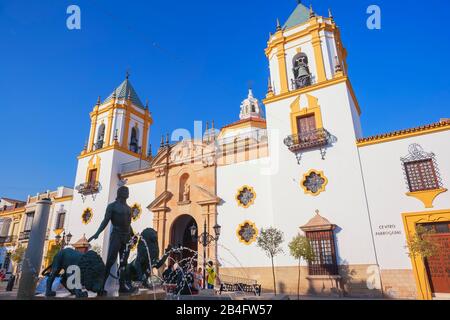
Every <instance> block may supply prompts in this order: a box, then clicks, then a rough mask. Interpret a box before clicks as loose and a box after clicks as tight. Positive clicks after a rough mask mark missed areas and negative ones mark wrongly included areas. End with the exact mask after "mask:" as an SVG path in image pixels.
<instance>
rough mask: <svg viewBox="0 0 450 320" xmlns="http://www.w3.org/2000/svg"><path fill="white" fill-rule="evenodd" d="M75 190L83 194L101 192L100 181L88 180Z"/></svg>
mask: <svg viewBox="0 0 450 320" xmlns="http://www.w3.org/2000/svg"><path fill="white" fill-rule="evenodd" d="M75 190H77V191H78V193H80V194H82V195H83V196H86V195H90V194H94V193H98V192H100V182H98V181H95V182H86V183H82V184H80V185H78V186H76V187H75Z"/></svg>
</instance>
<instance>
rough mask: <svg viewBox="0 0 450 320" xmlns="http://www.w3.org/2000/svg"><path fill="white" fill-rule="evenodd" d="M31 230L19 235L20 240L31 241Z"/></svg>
mask: <svg viewBox="0 0 450 320" xmlns="http://www.w3.org/2000/svg"><path fill="white" fill-rule="evenodd" d="M30 234H31V230H27V231H23V232H21V233H20V234H19V240H20V241H22V240H28V239H30Z"/></svg>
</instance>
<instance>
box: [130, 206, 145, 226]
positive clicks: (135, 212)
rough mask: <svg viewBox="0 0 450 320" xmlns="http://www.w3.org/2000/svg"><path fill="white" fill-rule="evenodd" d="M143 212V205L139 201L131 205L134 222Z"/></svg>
mask: <svg viewBox="0 0 450 320" xmlns="http://www.w3.org/2000/svg"><path fill="white" fill-rule="evenodd" d="M141 212H142V209H141V205H140V204H138V203H135V204H133V206H132V207H131V220H133V222H134V221H136V220H138V219H139V217H140V216H141Z"/></svg>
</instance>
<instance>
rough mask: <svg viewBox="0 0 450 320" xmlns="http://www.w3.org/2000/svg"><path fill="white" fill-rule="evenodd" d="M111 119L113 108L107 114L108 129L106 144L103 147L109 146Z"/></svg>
mask: <svg viewBox="0 0 450 320" xmlns="http://www.w3.org/2000/svg"><path fill="white" fill-rule="evenodd" d="M113 118H114V108H112V109H111V110H109V113H108V127H107V129H106V143H104V145H105V146H109V145H111V133H112V123H113Z"/></svg>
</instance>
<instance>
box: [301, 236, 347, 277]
mask: <svg viewBox="0 0 450 320" xmlns="http://www.w3.org/2000/svg"><path fill="white" fill-rule="evenodd" d="M306 237H307V238H308V239H309V241H310V242H311V246H312V249H313V252H314V259H313V260H312V261H311V263H310V264H309V266H308V269H309V275H311V276H319V275H327V276H331V275H338V274H339V273H338V267H337V260H336V248H335V243H334V235H333V231H332V230H326V231H309V232H306Z"/></svg>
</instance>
